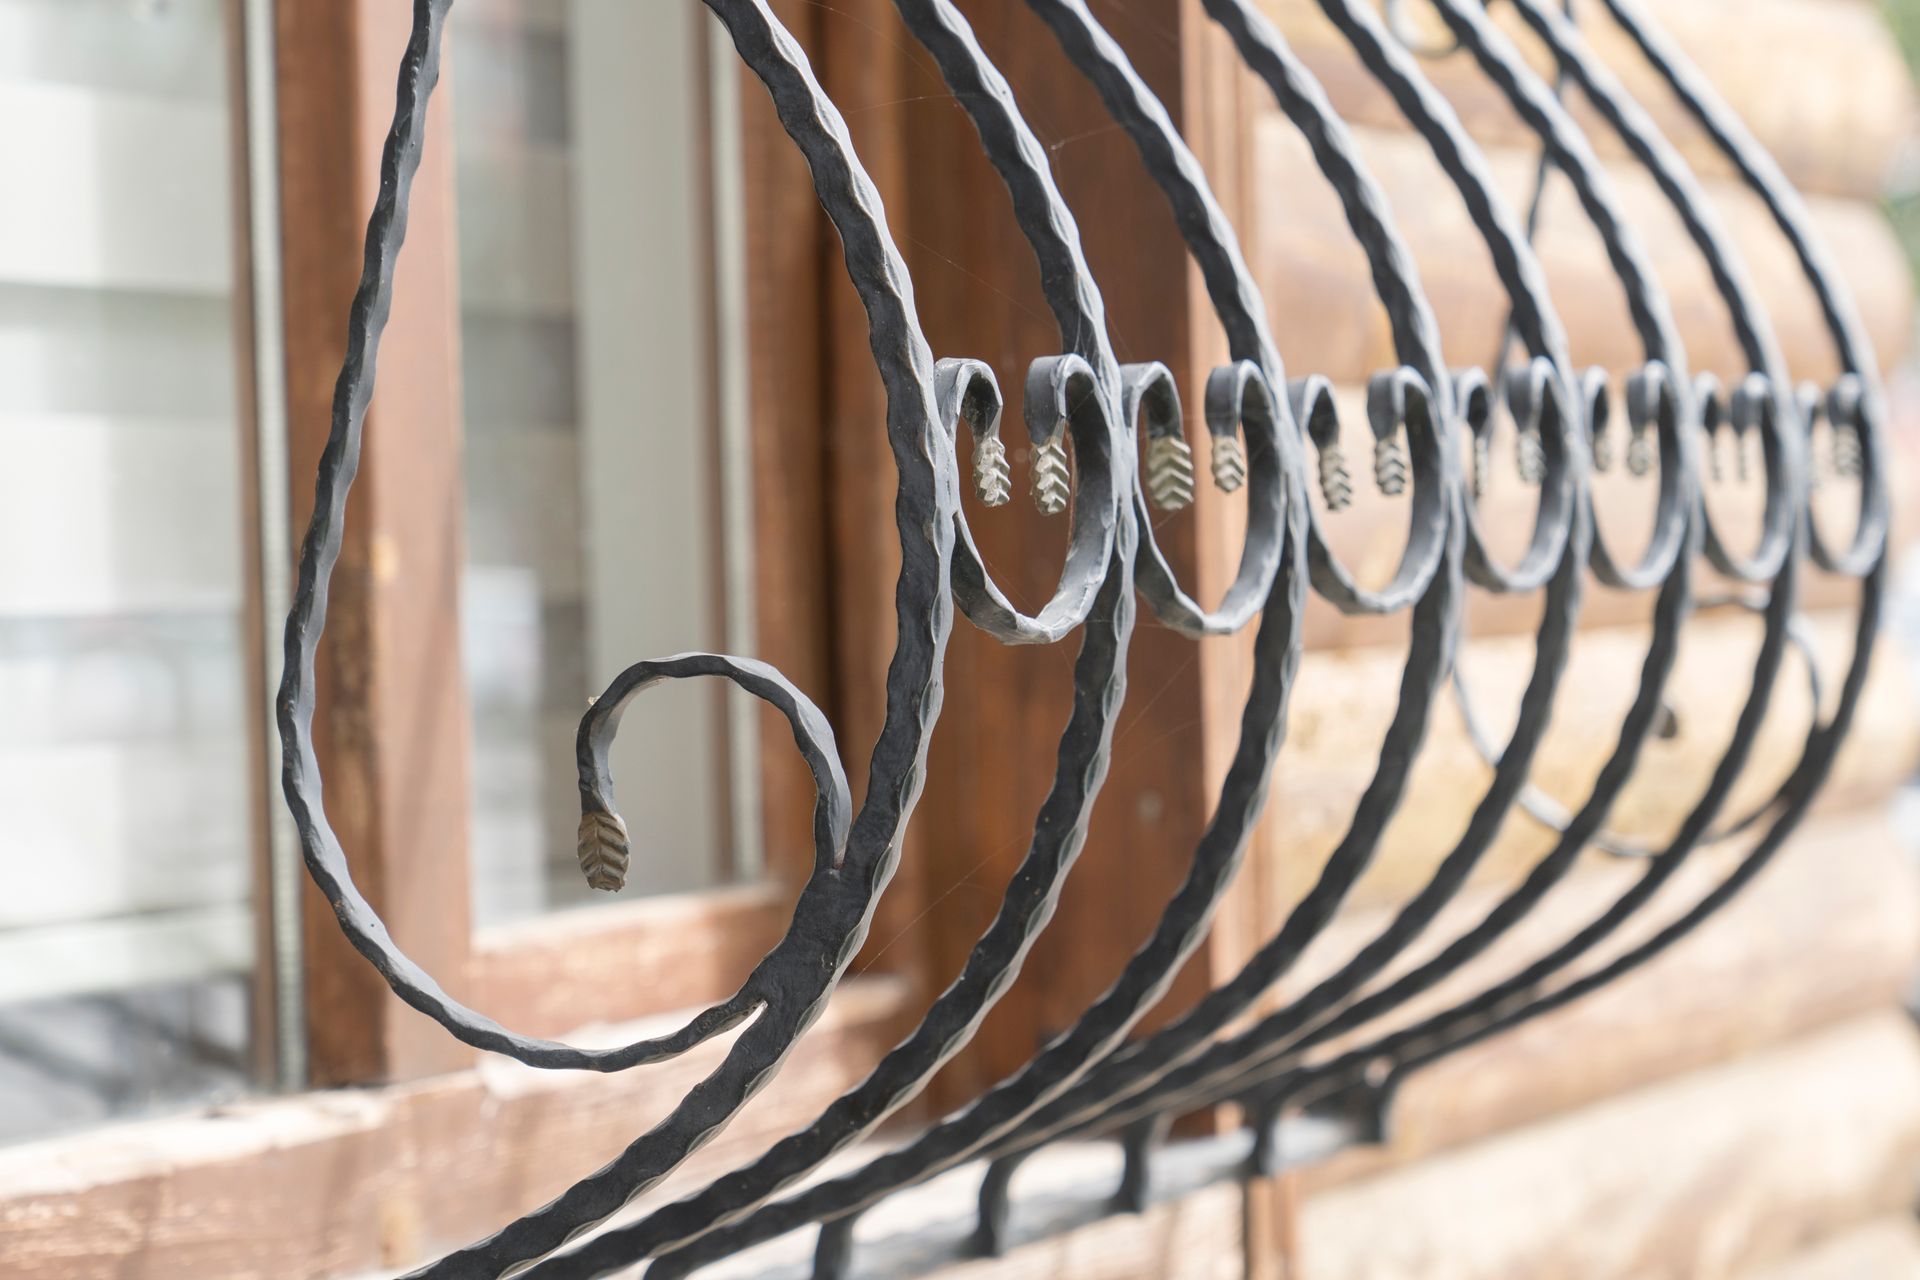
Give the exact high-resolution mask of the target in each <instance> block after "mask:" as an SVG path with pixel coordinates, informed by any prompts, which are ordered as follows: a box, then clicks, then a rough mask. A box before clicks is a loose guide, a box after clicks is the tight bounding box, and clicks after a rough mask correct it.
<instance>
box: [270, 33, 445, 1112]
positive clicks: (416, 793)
mask: <svg viewBox="0 0 1920 1280" xmlns="http://www.w3.org/2000/svg"><path fill="white" fill-rule="evenodd" d="M410 9H411V6H408V5H404V4H393V3H390V2H389V0H283V3H282V4H281V5H280V7H279V33H278V34H279V51H280V106H281V117H280V149H281V154H282V156H283V161H282V171H281V196H282V199H281V204H282V207H283V209H284V210H285V222H284V237H285V244H286V246H287V253H286V316H287V320H286V327H287V351H288V356H289V367H288V370H287V381H288V400H289V417H290V427H289V433H290V437H291V438H290V441H289V449H288V454H289V465H290V474H291V476H292V486H293V492H292V495H291V513H292V521H293V527H294V529H295V531H296V532H295V536H296V539H297V538H298V537H299V536H300V534H301V533H302V532H303V531H304V530H305V528H306V524H307V520H308V518H309V516H310V515H311V513H312V510H313V476H314V474H315V471H316V468H317V465H318V457H319V453H320V450H321V447H322V445H323V444H324V442H325V440H326V435H327V429H328V423H329V415H330V413H331V409H332V403H333V388H334V382H335V379H336V378H337V377H338V376H339V371H340V364H341V359H342V354H343V352H344V349H345V340H346V321H347V307H348V303H349V301H350V300H351V298H352V296H353V291H354V287H355V284H356V283H357V281H358V278H359V274H360V264H361V257H362V252H363V250H362V245H363V239H364V236H365V231H366V223H367V217H368V214H369V212H370V211H371V210H372V207H373V203H374V197H375V195H376V193H377V191H378V182H379V169H378V165H379V158H380V152H381V148H382V145H383V143H384V141H385V137H386V133H387V130H388V127H389V124H390V122H391V118H392V113H393V94H394V88H393V86H394V83H395V77H396V75H397V70H398V67H399V61H400V52H401V50H402V48H403V47H404V46H405V43H406V36H407V30H408V22H409V17H410ZM447 97H448V86H447V84H445V83H444V82H443V83H442V85H441V87H440V89H439V91H438V93H437V94H436V97H435V105H434V110H433V114H432V116H431V118H430V123H429V126H428V146H427V152H426V158H425V161H424V162H423V163H422V165H421V168H420V174H419V178H418V180H417V181H416V183H415V186H414V196H413V208H412V215H411V217H410V219H409V224H408V232H407V245H406V252H405V255H404V257H403V258H402V260H401V263H400V269H399V285H398V292H397V295H396V297H395V300H394V308H393V317H392V320H391V322H390V323H389V324H388V326H387V330H386V337H385V340H384V342H383V344H382V346H381V351H380V373H381V378H380V386H379V391H378V393H377V395H376V396H375V398H374V402H373V408H372V411H371V413H370V414H369V415H368V420H367V429H366V446H365V454H364V457H363V459H362V462H361V465H360V474H359V479H358V481H357V482H356V484H355V487H354V491H353V498H352V501H351V502H350V504H349V507H348V530H347V539H346V545H345V547H344V548H343V549H342V552H341V556H340V563H339V567H338V569H336V570H335V572H334V576H333V587H332V602H331V605H330V607H329V616H328V624H329V625H328V628H327V636H326V639H325V642H324V643H323V644H322V645H321V649H320V686H319V687H320V705H319V710H318V713H317V714H316V717H315V731H316V736H317V740H318V746H319V752H320V760H321V767H322V768H323V769H324V771H325V776H326V780H327V792H326V800H327V810H328V813H329V815H330V817H331V818H332V821H333V824H334V827H335V829H336V830H337V831H338V833H339V836H340V840H341V843H342V845H343V846H344V847H345V848H346V850H347V854H348V857H349V859H350V860H351V864H352V867H353V874H354V876H355V878H356V879H357V880H358V881H359V883H360V885H361V886H362V887H363V889H364V890H365V892H366V895H367V898H368V900H369V901H371V902H372V903H373V905H374V907H375V909H377V910H378V911H379V912H380V914H381V915H382V916H383V917H384V918H385V920H386V922H387V924H388V926H389V927H390V928H391V930H392V932H393V936H394V938H395V939H396V940H397V941H398V942H399V944H400V945H401V946H402V947H404V948H405V949H406V950H407V952H408V953H409V954H410V955H411V956H412V957H413V958H414V959H415V960H417V961H418V962H419V963H420V964H421V965H423V966H424V967H425V968H426V969H427V970H429V971H430V972H432V973H433V974H434V975H435V976H436V977H437V978H438V979H439V980H440V982H441V983H442V984H443V985H444V986H446V987H447V989H448V990H449V991H450V992H453V993H455V994H458V993H459V992H460V991H462V990H463V989H464V988H465V986H466V977H467V975H466V967H467V957H468V951H469V939H470V934H471V929H472V925H471V920H470V918H469V917H470V910H469V905H468V902H469V897H468V895H469V886H468V858H467V826H468V816H467V815H468V777H467V756H468V729H467V709H466V694H465V690H464V687H463V685H462V680H461V668H460V613H459V578H460V566H461V561H462V554H461V487H460V456H461V455H460V403H459V394H458V386H459V383H458V335H459V314H458V296H457V279H456V277H457V266H456V260H455V255H454V244H455V242H454V233H453V171H452V164H451V155H452V148H451V146H450V145H449V144H450V142H451V138H450V137H449V132H450V130H449V129H448V104H447ZM306 921H307V924H306V942H307V1008H308V1020H307V1026H308V1036H309V1041H310V1046H311V1055H312V1077H313V1082H314V1083H315V1084H316V1085H328V1084H346V1083H364V1082H367V1081H371V1080H393V1079H402V1078H407V1077H413V1076H420V1075H426V1074H430V1073H435V1072H439V1071H445V1070H449V1069H452V1068H456V1067H458V1066H459V1065H461V1064H462V1063H463V1062H464V1061H466V1060H468V1058H469V1057H470V1056H471V1055H470V1051H469V1050H467V1049H466V1048H465V1047H464V1046H462V1045H460V1044H459V1043H458V1042H457V1041H454V1040H453V1039H451V1038H450V1037H449V1036H448V1035H447V1034H446V1033H445V1032H444V1031H442V1030H441V1029H440V1028H439V1027H437V1026H435V1025H434V1024H433V1023H431V1022H429V1021H428V1020H427V1019H426V1018H424V1017H422V1016H421V1015H419V1014H418V1013H415V1012H414V1011H413V1010H411V1009H409V1008H407V1007H406V1006H405V1005H403V1004H402V1003H401V1002H400V1001H399V1000H398V999H397V998H395V997H394V996H393V995H392V993H391V992H390V991H389V990H388V988H387V985H386V983H385V982H383V981H382V980H381V978H380V976H379V975H378V974H377V973H376V972H375V971H374V969H373V968H372V966H370V965H369V964H367V963H366V961H365V960H363V959H362V958H361V957H360V956H359V955H358V954H357V953H355V952H354V951H353V950H352V948H351V947H350V946H349V945H348V944H347V942H346V939H345V937H344V936H343V935H342V934H341V932H340V929H339V926H338V925H337V924H336V922H335V921H334V919H333V913H332V911H331V910H330V909H329V908H328V907H327V905H326V903H325V902H324V901H323V900H322V899H321V897H320V895H319V894H318V893H317V892H311V891H310V892H309V893H308V895H307V912H306Z"/></svg>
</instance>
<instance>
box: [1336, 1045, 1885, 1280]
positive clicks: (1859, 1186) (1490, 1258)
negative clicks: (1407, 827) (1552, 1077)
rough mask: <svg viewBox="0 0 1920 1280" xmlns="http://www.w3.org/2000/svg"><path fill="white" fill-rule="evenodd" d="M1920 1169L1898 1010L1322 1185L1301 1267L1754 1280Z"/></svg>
mask: <svg viewBox="0 0 1920 1280" xmlns="http://www.w3.org/2000/svg"><path fill="white" fill-rule="evenodd" d="M1916 1164H1920V1038H1916V1036H1915V1032H1914V1028H1913V1025H1912V1022H1911V1020H1910V1019H1909V1018H1907V1017H1906V1016H1905V1015H1904V1014H1900V1013H1897V1012H1895V1011H1892V1010H1888V1011H1886V1012H1884V1013H1879V1014H1874V1015H1871V1016H1868V1017H1865V1018H1862V1019H1860V1020H1858V1021H1856V1022H1851V1023H1848V1024H1846V1025H1844V1026H1840V1027H1837V1028H1835V1029H1833V1030H1831V1031H1828V1032H1825V1033H1822V1034H1820V1035H1817V1036H1812V1037H1809V1038H1808V1039H1806V1040H1804V1041H1798V1042H1795V1043H1793V1044H1791V1045H1787V1046H1785V1047H1783V1048H1780V1049H1777V1050H1775V1051H1773V1052H1770V1053H1766V1054H1762V1055H1758V1056H1756V1057H1753V1058H1751V1059H1746V1060H1743V1061H1740V1062H1735V1063H1730V1064H1728V1065H1727V1066H1724V1067H1721V1068H1719V1069H1716V1070H1713V1071H1706V1072H1701V1073H1699V1074H1697V1075H1694V1076H1689V1077H1687V1078H1685V1079H1681V1080H1677V1081H1674V1082H1673V1083H1671V1084H1668V1085H1664V1086H1661V1087H1658V1088H1654V1089H1649V1090H1646V1091H1644V1092H1641V1093H1638V1094H1633V1095H1629V1096H1627V1097H1623V1098H1618V1099H1614V1100H1612V1101H1609V1102H1606V1103H1603V1104H1601V1105H1599V1106H1596V1107H1592V1108H1589V1109H1588V1110H1585V1111H1582V1112H1580V1113H1577V1114H1575V1115H1570V1116H1566V1117H1564V1118H1561V1119H1558V1120H1555V1121H1552V1122H1550V1123H1547V1124H1543V1125H1539V1126H1536V1127H1534V1128H1531V1129H1527V1130H1524V1131H1521V1132H1519V1133H1515V1134H1513V1135H1510V1136H1508V1137H1504V1138H1500V1139H1497V1140H1494V1141H1491V1142H1486V1143H1482V1144H1480V1145H1478V1146H1475V1147H1471V1148H1468V1149H1466V1150H1462V1151H1459V1152H1457V1153H1454V1154H1452V1155H1449V1156H1445V1157H1441V1158H1438V1159H1434V1160H1430V1161H1427V1162H1425V1163H1423V1164H1421V1165H1419V1166H1416V1167H1413V1168H1409V1169H1403V1170H1398V1171H1395V1172H1393V1173H1389V1174H1385V1175H1383V1176H1381V1177H1379V1178H1374V1179H1369V1180H1367V1181H1365V1182H1361V1183H1356V1184H1354V1185H1352V1186H1348V1187H1342V1188H1339V1189H1337V1190H1334V1191H1330V1192H1327V1193H1326V1194H1324V1195H1317V1196H1309V1197H1308V1198H1307V1201H1306V1203H1305V1205H1304V1206H1303V1208H1302V1210H1301V1227H1300V1229H1301V1245H1302V1265H1303V1266H1304V1268H1305V1271H1306V1274H1308V1275H1310V1276H1312V1277H1314V1280H1378V1278H1380V1277H1387V1276H1404V1275H1418V1276H1420V1277H1422V1280H1536V1278H1537V1277H1539V1276H1541V1275H1543V1274H1553V1275H1556V1276H1565V1277H1569V1278H1570V1280H1690V1278H1691V1277H1697V1276H1722V1275H1728V1274H1737V1273H1738V1272H1739V1271H1740V1269H1742V1268H1744V1267H1753V1266H1756V1265H1759V1264H1762V1263H1764V1262H1766V1261H1768V1260H1769V1259H1774V1258H1780V1257H1782V1256H1784V1255H1787V1254H1790V1253H1791V1252H1792V1251H1793V1250H1795V1249H1796V1248H1797V1247H1798V1246H1799V1245H1800V1244H1801V1243H1802V1242H1803V1241H1806V1240H1809V1239H1818V1238H1819V1237H1821V1236H1823V1235H1826V1234H1828V1233H1831V1232H1834V1231H1837V1230H1843V1229H1845V1228H1846V1227H1848V1226H1850V1225H1852V1224H1854V1223H1857V1222H1860V1221H1863V1220H1869V1219H1872V1218H1875V1217H1878V1216H1882V1215H1892V1214H1896V1213H1900V1212H1903V1211H1906V1210H1909V1209H1910V1208H1911V1205H1912V1201H1911V1198H1910V1197H1911V1195H1912V1185H1913V1171H1914V1168H1915V1167H1916ZM1383 1224H1390V1229H1386V1230H1383V1229H1382V1225H1383ZM1856 1274H1859V1273H1856Z"/></svg>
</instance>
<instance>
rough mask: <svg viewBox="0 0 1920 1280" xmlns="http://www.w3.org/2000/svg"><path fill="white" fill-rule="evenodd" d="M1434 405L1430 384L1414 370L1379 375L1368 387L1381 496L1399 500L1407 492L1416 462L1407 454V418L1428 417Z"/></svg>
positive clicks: (1376, 479)
mask: <svg viewBox="0 0 1920 1280" xmlns="http://www.w3.org/2000/svg"><path fill="white" fill-rule="evenodd" d="M1431 404H1432V401H1431V400H1430V399H1429V398H1428V393H1427V384H1426V383H1425V382H1424V381H1422V380H1421V378H1420V375H1419V374H1418V373H1417V372H1415V371H1414V370H1412V369H1408V368H1401V369H1396V370H1393V371H1392V372H1389V373H1376V374H1374V375H1373V377H1372V378H1371V379H1370V380H1369V381H1368V383H1367V423H1368V425H1369V426H1370V427H1372V429H1373V479H1374V482H1375V483H1376V484H1377V485H1379V487H1380V492H1381V493H1384V494H1386V495H1387V496H1388V497H1389V498H1397V497H1399V496H1400V495H1401V494H1403V493H1405V492H1406V491H1407V484H1408V481H1409V479H1410V477H1411V476H1412V473H1413V461H1412V459H1411V458H1410V457H1409V456H1408V452H1407V417H1408V414H1410V413H1412V412H1416V411H1417V412H1420V413H1423V414H1424V413H1427V412H1429V411H1430V408H1431Z"/></svg>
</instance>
